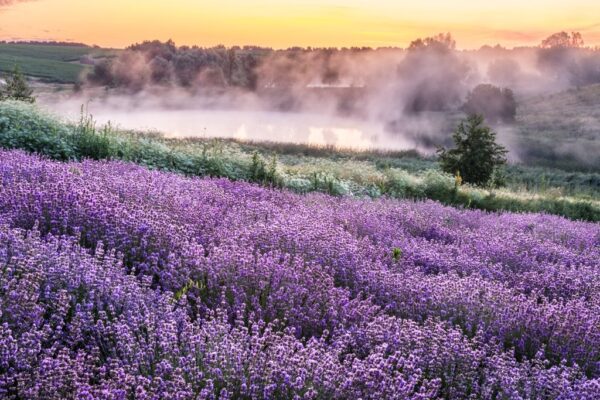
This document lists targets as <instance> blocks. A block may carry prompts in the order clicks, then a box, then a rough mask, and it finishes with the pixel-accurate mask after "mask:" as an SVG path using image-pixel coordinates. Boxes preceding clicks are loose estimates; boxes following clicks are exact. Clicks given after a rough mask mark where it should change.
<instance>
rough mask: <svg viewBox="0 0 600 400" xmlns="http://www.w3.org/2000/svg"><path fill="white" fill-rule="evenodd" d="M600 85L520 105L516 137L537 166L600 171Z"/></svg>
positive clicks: (532, 100) (523, 152) (526, 101)
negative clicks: (585, 168)
mask: <svg viewBox="0 0 600 400" xmlns="http://www.w3.org/2000/svg"><path fill="white" fill-rule="evenodd" d="M598 104H600V85H591V86H585V87H581V88H578V89H571V90H567V91H564V92H560V93H555V94H551V95H545V96H538V97H534V98H531V99H526V100H524V101H522V102H521V103H520V104H519V109H518V115H517V124H516V139H517V144H518V147H519V148H520V149H521V151H522V156H523V158H526V159H527V160H529V161H530V162H532V163H535V164H537V165H549V166H559V167H562V168H581V167H585V166H587V167H588V168H590V169H595V170H600V156H599V154H600V107H598Z"/></svg>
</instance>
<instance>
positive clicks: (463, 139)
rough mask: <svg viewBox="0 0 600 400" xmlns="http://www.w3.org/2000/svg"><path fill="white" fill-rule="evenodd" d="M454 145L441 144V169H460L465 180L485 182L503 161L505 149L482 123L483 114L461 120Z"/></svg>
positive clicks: (481, 183) (452, 172) (477, 183)
mask: <svg viewBox="0 0 600 400" xmlns="http://www.w3.org/2000/svg"><path fill="white" fill-rule="evenodd" d="M452 138H453V140H454V144H455V146H456V147H455V148H453V149H450V150H446V149H445V148H440V149H439V150H438V154H439V156H440V165H441V167H442V170H444V172H447V173H449V174H452V175H455V174H456V173H459V174H460V176H461V177H462V179H463V180H464V182H466V183H472V184H475V185H481V186H484V185H487V184H488V182H489V181H490V179H491V178H492V175H493V174H494V171H495V170H496V169H497V168H498V167H499V166H502V165H504V164H506V157H505V155H506V153H507V150H506V149H505V148H504V147H502V146H501V145H499V144H497V143H496V133H495V132H494V131H492V130H491V129H490V128H489V127H488V126H485V125H483V116H481V115H479V114H474V115H471V116H469V117H468V118H467V119H466V121H462V122H461V123H460V124H459V125H458V127H457V129H456V131H454V134H453V135H452Z"/></svg>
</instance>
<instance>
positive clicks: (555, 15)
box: [0, 0, 600, 50]
mask: <svg viewBox="0 0 600 400" xmlns="http://www.w3.org/2000/svg"><path fill="white" fill-rule="evenodd" d="M594 15H600V4H597V3H595V2H592V1H590V0H576V1H571V2H569V3H567V2H564V1H551V2H550V4H548V2H547V1H543V0H534V1H531V2H529V3H528V4H526V5H523V4H520V3H519V2H517V1H516V0H508V1H505V2H504V3H503V5H501V6H498V5H494V4H476V2H474V1H471V0H460V1H457V2H454V3H453V4H446V3H445V2H442V1H441V0H426V1H424V2H421V3H420V4H411V3H407V2H399V3H398V4H396V3H394V2H391V1H389V0H374V1H371V5H370V6H369V4H368V3H367V2H366V1H363V0H353V1H349V2H345V4H342V3H341V2H339V1H336V0H326V1H323V2H317V1H312V0H310V1H303V2H300V1H298V0H293V1H291V2H286V4H279V2H276V1H274V0H261V1H254V2H251V3H249V2H243V1H241V0H224V1H220V2H218V3H217V2H214V1H206V2H203V4H198V3H197V2H193V1H190V0H174V1H172V2H170V3H169V4H165V3H163V2H161V1H158V0H150V1H148V2H146V4H145V5H144V7H143V8H141V7H139V6H136V2H135V1H133V0H121V1H118V2H117V1H115V0H107V1H104V2H102V3H100V4H93V3H92V4H90V3H83V2H78V1H76V0H0V40H5V41H25V40H31V41H66V42H81V43H86V44H89V45H98V46H100V47H104V48H115V49H120V48H125V47H127V46H129V45H131V44H133V43H138V42H142V41H144V40H153V39H156V40H160V41H163V42H164V41H167V40H169V39H172V40H173V41H174V42H175V43H177V44H178V45H179V46H183V45H186V46H193V45H196V46H200V47H214V46H217V45H224V46H226V47H231V46H236V45H237V46H243V45H253V46H260V47H270V48H274V49H286V48H289V47H316V48H323V47H337V48H343V47H371V48H379V47H398V48H406V47H407V46H408V45H409V44H410V42H411V41H412V40H414V39H416V38H419V37H427V36H431V35H434V34H437V33H440V32H450V33H452V35H453V37H454V38H455V40H456V42H457V48H458V49H460V50H475V49H479V48H481V47H482V46H485V45H488V46H495V45H500V46H502V47H506V48H515V47H530V46H536V45H538V44H539V43H540V42H541V41H542V40H543V39H544V38H546V37H547V36H549V35H551V34H552V33H555V32H559V31H566V32H571V31H578V32H581V33H582V35H583V37H584V39H585V42H586V43H585V44H586V46H590V47H594V46H598V45H600V21H598V20H597V19H595V17H594Z"/></svg>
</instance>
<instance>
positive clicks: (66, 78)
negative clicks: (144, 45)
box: [0, 43, 113, 84]
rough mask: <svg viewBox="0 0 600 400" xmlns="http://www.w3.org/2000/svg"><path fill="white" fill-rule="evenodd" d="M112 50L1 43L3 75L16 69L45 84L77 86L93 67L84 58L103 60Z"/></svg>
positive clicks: (0, 69)
mask: <svg viewBox="0 0 600 400" xmlns="http://www.w3.org/2000/svg"><path fill="white" fill-rule="evenodd" d="M112 54H113V51H112V50H107V49H97V48H92V47H88V46H58V45H43V44H16V43H0V72H4V73H9V72H11V71H12V70H13V69H14V67H15V66H16V65H18V66H19V68H21V70H22V71H23V73H25V74H26V75H29V76H31V77H35V78H38V79H42V80H44V81H46V82H55V83H71V84H74V83H77V82H79V81H80V79H81V77H82V75H83V74H85V73H86V72H89V71H90V70H91V67H90V66H89V65H86V64H83V63H81V60H82V59H83V58H86V57H87V58H90V59H95V58H104V57H107V56H110V55H112Z"/></svg>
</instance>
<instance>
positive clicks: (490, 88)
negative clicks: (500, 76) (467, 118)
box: [463, 84, 517, 122]
mask: <svg viewBox="0 0 600 400" xmlns="http://www.w3.org/2000/svg"><path fill="white" fill-rule="evenodd" d="M463 110H464V111H465V112H466V113H467V114H481V115H483V116H484V118H485V119H486V120H488V121H491V122H498V121H502V122H513V121H514V120H515V116H516V114H517V102H516V101H515V97H514V94H513V92H512V90H510V89H506V88H505V89H500V88H499V87H496V86H494V85H490V84H481V85H477V86H476V87H475V89H473V90H472V91H471V92H470V93H469V94H468V95H467V102H466V103H465V104H464V106H463Z"/></svg>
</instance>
